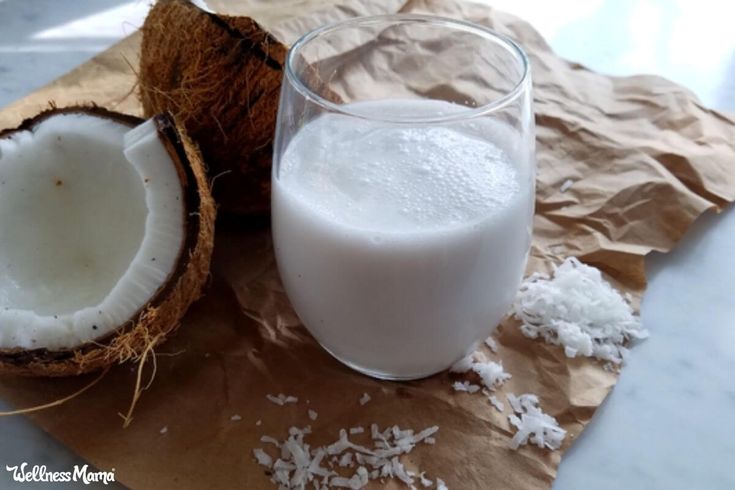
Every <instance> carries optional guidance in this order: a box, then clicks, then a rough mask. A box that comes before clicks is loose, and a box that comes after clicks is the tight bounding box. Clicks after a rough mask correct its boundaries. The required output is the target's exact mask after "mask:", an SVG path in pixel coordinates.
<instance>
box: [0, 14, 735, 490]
mask: <svg viewBox="0 0 735 490" xmlns="http://www.w3.org/2000/svg"><path fill="white" fill-rule="evenodd" d="M216 3H224V2H210V4H212V5H214V6H215V8H217V7H221V5H215V4H216ZM378 4H379V2H370V1H367V0H362V1H361V0H345V1H341V2H339V8H334V6H333V3H332V2H330V1H327V0H281V1H279V2H266V1H265V0H251V1H243V2H240V3H238V7H237V12H232V7H228V8H229V13H250V14H251V15H253V16H254V17H255V18H256V19H259V20H261V22H263V23H264V25H266V26H267V27H268V28H270V29H272V30H274V31H276V32H277V33H278V34H279V35H280V36H281V37H282V38H284V39H288V40H293V39H294V38H295V35H296V34H297V33H300V32H302V31H303V30H305V29H308V28H313V27H315V26H316V25H318V24H320V23H322V22H324V21H326V20H335V19H337V18H340V17H345V16H352V15H358V14H363V13H373V14H374V13H380V11H397V10H401V11H405V12H422V13H433V14H438V15H444V16H450V17H459V18H464V19H468V20H473V21H476V22H480V23H483V24H485V25H489V26H491V27H493V28H494V29H496V30H498V31H499V32H501V33H503V34H507V35H510V36H511V37H513V38H515V39H516V40H517V41H519V42H520V43H521V44H522V45H523V46H524V48H525V49H526V51H527V52H528V54H529V55H530V58H531V60H532V65H533V77H534V90H535V103H536V106H535V109H536V122H537V135H538V137H537V140H538V182H537V183H538V190H537V204H536V218H535V223H534V225H535V230H534V233H535V236H534V244H533V249H532V256H531V261H530V263H529V270H530V271H536V270H548V268H549V265H550V264H551V263H552V262H554V261H559V260H560V259H561V258H563V257H565V256H567V255H576V256H578V257H580V258H581V259H582V260H583V261H585V262H588V263H592V264H594V265H596V266H598V267H600V268H601V269H603V270H604V271H605V272H607V273H608V274H610V276H611V278H612V279H613V280H615V281H616V282H617V284H619V285H620V286H622V287H624V288H625V289H626V290H628V291H629V292H632V293H633V294H634V297H635V298H636V299H640V293H642V291H643V288H644V286H645V276H644V270H643V258H644V256H645V254H646V253H648V252H649V251H651V250H658V251H666V250H669V249H670V248H671V247H672V246H673V244H674V243H675V242H676V241H677V240H678V239H679V238H681V236H682V235H683V233H684V232H685V231H686V229H687V227H688V226H689V225H690V224H691V222H692V221H693V220H694V219H695V218H696V217H697V216H698V215H699V214H701V213H702V212H704V211H706V210H708V209H718V208H721V207H723V206H725V205H726V204H727V203H728V202H730V201H732V200H733V199H734V198H735V172H733V170H735V120H733V119H732V118H731V117H728V116H726V115H723V114H720V113H717V112H715V111H712V110H709V109H706V108H704V107H702V106H701V104H700V103H699V102H698V101H697V100H696V99H695V97H694V96H693V95H692V94H690V93H689V92H688V91H687V90H685V89H683V88H681V87H679V86H677V85H674V84H672V83H670V82H668V81H666V80H663V79H661V78H657V77H651V76H636V77H625V78H613V77H607V76H602V75H599V74H597V73H594V72H591V71H589V70H587V69H586V68H584V67H582V66H580V65H578V64H574V63H569V62H567V61H564V60H562V59H560V58H558V57H556V56H555V55H554V54H553V53H552V52H551V50H550V49H549V47H548V46H547V44H546V43H545V42H544V40H543V39H542V38H541V37H540V36H539V34H538V33H537V32H536V31H534V30H533V28H531V27H530V26H529V25H528V24H526V23H524V22H523V21H520V20H519V19H517V18H515V17H512V16H509V15H506V14H503V13H501V12H497V11H495V10H491V9H489V8H487V7H484V6H480V5H475V4H464V3H457V2H455V1H438V0H437V1H428V0H410V1H408V2H405V3H404V1H403V0H401V1H393V2H386V3H380V5H378ZM289 36H290V37H289ZM138 45H139V37H138V35H137V34H136V35H133V36H131V37H129V38H128V39H126V40H124V41H122V42H121V43H119V44H118V45H116V46H115V47H113V48H111V49H110V50H108V51H106V52H105V53H103V54H101V55H100V56H98V57H96V58H95V59H94V60H92V61H90V62H89V63H86V64H85V65H82V66H81V67H79V68H78V69H76V70H74V71H73V72H71V73H70V74H68V75H66V76H64V77H62V78H61V79H59V80H58V81H56V82H54V83H52V84H51V85H50V86H48V87H46V88H44V89H42V90H40V91H38V92H36V93H35V94H32V95H31V96H29V97H27V98H25V99H23V100H21V101H19V102H17V103H15V104H13V105H11V106H9V107H7V108H6V109H4V110H3V111H2V112H0V127H9V126H13V125H15V124H17V123H18V122H19V121H20V120H21V119H22V118H23V117H25V116H28V115H31V114H33V113H35V112H37V111H38V110H40V109H41V108H43V107H45V106H46V105H47V103H48V101H49V100H54V101H56V103H57V104H58V105H67V104H71V103H75V102H88V101H95V102H96V103H98V104H100V105H105V106H108V107H111V108H114V109H117V110H121V111H126V112H132V113H140V107H139V105H138V103H137V101H136V99H135V97H134V95H133V94H132V91H133V88H134V84H135V77H134V75H133V69H134V67H135V64H136V60H137V48H138ZM567 179H570V180H572V181H573V184H572V186H571V188H569V189H568V190H567V191H566V192H562V191H561V186H562V184H563V183H564V182H565V181H566V180H567ZM247 226H248V225H246V224H241V225H239V226H237V227H234V226H232V225H228V227H227V228H226V229H223V227H221V228H220V230H219V231H218V234H217V242H216V251H215V261H214V269H213V273H212V284H211V287H210V289H209V292H208V294H207V296H206V297H205V298H204V299H202V300H201V301H200V302H199V303H197V304H196V305H194V306H193V307H192V309H191V310H190V313H189V314H188V315H187V317H186V319H185V321H184V325H183V327H182V329H181V330H180V332H179V333H178V335H177V336H176V337H175V338H174V339H172V340H171V341H170V342H168V343H167V344H165V345H164V346H163V347H162V348H161V349H159V352H158V355H157V358H156V359H157V366H158V370H157V375H156V379H155V381H154V383H153V384H152V385H151V387H150V389H149V390H147V391H146V392H145V393H144V395H143V397H142V399H141V400H140V402H139V404H138V406H137V409H136V412H135V419H134V421H133V424H132V426H131V427H129V428H127V429H122V427H121V425H122V424H121V419H120V418H119V417H118V415H117V413H118V412H124V411H125V409H126V408H127V406H128V404H129V401H130V396H131V392H132V386H133V379H134V373H133V372H132V367H131V366H121V367H118V368H115V369H113V370H112V371H111V372H110V373H109V374H108V375H107V377H106V378H105V379H104V380H103V381H102V382H101V383H100V384H99V385H97V386H96V387H94V388H93V389H92V390H90V391H88V392H86V393H84V394H83V395H82V396H80V397H79V398H77V399H75V400H73V401H71V402H69V403H67V404H66V405H63V406H61V407H58V408H54V409H52V410H48V411H44V412H40V413H36V414H34V415H32V416H31V418H32V419H33V420H34V421H35V422H36V423H38V424H39V425H41V426H42V427H43V428H44V429H46V430H47V431H48V432H49V433H51V434H52V435H54V436H55V437H57V438H58V439H60V440H61V441H62V442H64V443H65V444H67V445H68V446H69V447H71V448H72V449H73V450H75V451H76V452H78V453H79V454H80V455H81V456H83V457H85V458H87V459H88V460H89V461H90V462H92V463H93V464H94V465H96V466H97V467H98V468H100V469H102V470H107V469H110V468H115V472H116V476H117V479H118V480H119V481H121V482H122V483H124V484H126V485H128V486H130V487H133V488H180V489H188V488H192V489H195V488H196V489H198V488H247V489H255V488H272V484H271V483H270V482H269V481H268V478H267V476H265V475H264V473H263V470H262V468H261V467H259V466H258V465H257V464H256V463H255V461H254V460H253V458H252V457H251V450H252V449H253V448H255V447H260V446H261V443H260V442H259V438H260V436H261V435H263V434H269V435H272V436H275V437H278V438H285V437H286V435H287V430H288V427H290V426H291V425H297V426H304V425H306V424H309V423H310V424H311V425H312V427H313V429H314V435H313V436H312V438H311V441H312V442H313V443H314V444H324V443H327V442H331V441H333V440H335V439H336V438H337V431H338V429H340V428H343V427H351V426H355V425H368V424H370V423H372V422H375V423H378V424H379V425H381V426H386V425H389V424H390V425H392V424H398V425H400V426H401V427H412V428H415V429H422V428H424V427H428V426H430V425H434V424H437V425H439V426H440V430H439V433H438V434H437V444H436V445H435V446H426V445H422V446H420V447H418V448H416V449H415V450H414V451H413V452H412V453H411V454H410V455H408V456H407V457H406V459H405V460H406V461H409V462H410V463H409V465H412V466H417V467H419V468H421V469H423V470H426V471H427V472H428V473H429V475H430V476H432V477H440V478H442V479H444V480H445V481H446V482H447V484H448V485H449V487H450V488H453V489H488V488H507V489H515V488H517V489H521V488H523V489H529V488H548V487H549V486H550V484H551V481H552V480H553V478H554V476H555V474H556V468H557V466H558V463H559V461H560V458H561V454H562V453H561V451H557V452H551V453H550V452H546V451H540V450H538V449H537V448H533V447H524V448H522V449H521V450H519V451H517V452H515V451H511V450H509V449H508V447H507V446H508V441H509V437H510V435H511V431H510V428H509V425H508V422H507V417H506V415H507V414H506V415H502V414H500V413H498V412H496V411H495V409H493V408H492V407H490V406H489V405H488V403H487V401H486V400H485V399H484V397H482V396H477V395H475V396H471V395H467V394H455V393H453V392H452V390H451V388H450V384H451V380H452V379H453V377H452V376H450V375H449V374H441V375H438V376H434V377H432V378H430V379H426V380H422V381H415V382H407V383H390V382H380V381H375V380H372V379H369V378H366V377H364V376H361V375H358V374H356V373H354V372H352V371H350V370H349V369H348V368H346V367H344V366H342V365H341V364H339V363H338V362H337V361H335V360H333V359H332V358H331V357H330V356H329V355H328V354H327V353H325V352H324V351H323V350H322V349H321V348H320V347H318V346H317V345H316V343H315V342H314V340H313V339H312V338H311V337H310V336H309V334H308V333H307V332H306V331H305V330H304V329H303V327H301V326H300V324H299V321H298V319H297V318H296V316H295V314H294V313H293V311H292V310H291V308H290V306H289V303H288V299H287V298H286V296H285V294H284V292H283V290H282V288H281V285H280V282H279V280H278V275H277V272H276V269H275V263H274V259H273V254H272V250H271V243H270V236H269V230H268V229H263V228H262V227H260V228H259V227H257V226H254V227H253V228H251V229H248V227H247ZM497 335H498V340H499V343H500V352H499V355H498V357H499V358H500V359H501V360H502V361H503V364H504V366H505V368H506V370H507V371H509V372H511V373H512V374H513V379H511V380H510V381H509V382H508V383H507V384H506V385H505V386H504V387H503V388H502V390H501V393H507V392H514V393H517V394H518V393H523V392H534V393H537V394H538V395H539V396H540V399H541V405H542V407H543V408H544V410H545V411H546V412H548V413H550V414H552V415H553V416H555V417H556V418H557V419H558V420H559V422H560V423H561V424H562V425H563V426H564V428H565V429H567V430H568V431H569V436H568V439H567V441H566V442H565V446H564V448H567V447H568V446H569V444H571V443H573V441H574V439H575V438H576V436H577V435H578V434H579V433H580V431H581V430H582V429H583V428H584V425H585V424H586V423H587V422H588V421H589V420H590V418H591V417H592V415H593V413H594V411H595V409H596V407H597V406H598V405H599V404H600V403H601V402H602V400H603V398H604V397H605V395H606V394H607V393H608V391H609V390H610V388H611V387H612V386H613V384H614V382H615V377H614V375H613V374H611V373H609V372H606V371H605V370H603V369H602V368H601V367H600V365H598V364H597V363H595V362H593V361H590V360H587V359H567V358H566V357H564V354H563V352H562V351H561V349H559V348H556V347H551V346H548V345H546V344H544V343H542V342H539V341H531V340H528V339H526V338H524V337H522V336H521V335H520V334H519V332H518V329H517V328H515V325H514V324H513V323H512V322H510V321H507V322H506V323H505V324H504V325H503V327H502V328H501V330H500V332H499V334H497ZM492 357H493V358H495V357H494V356H492ZM86 381H87V380H80V379H62V380H26V379H5V380H3V382H2V383H1V384H0V395H2V397H3V398H4V399H6V400H8V401H10V402H12V403H14V404H15V405H17V406H28V405H34V404H39V403H43V402H46V401H49V400H52V399H56V398H59V397H61V396H64V395H67V394H69V393H70V392H72V391H74V390H76V389H77V388H78V387H79V386H80V384H82V383H84V382H86ZM280 392H282V393H286V394H290V395H295V396H298V397H299V403H298V404H294V405H287V406H284V407H278V406H275V405H273V404H271V403H270V402H268V401H266V399H265V395H266V394H267V393H273V394H276V393H280ZM363 392H367V393H369V394H370V396H371V397H372V401H371V402H370V403H368V404H367V405H365V406H360V405H359V403H358V399H359V398H360V396H361V394H362V393H363ZM309 408H311V409H313V410H316V411H317V412H318V413H319V418H318V419H317V420H316V421H313V422H312V421H310V420H309V418H308V417H307V409H309ZM233 415H239V416H241V417H242V420H241V421H233V420H231V418H230V417H231V416H233ZM258 420H261V421H262V423H261V425H256V421H258ZM163 427H166V428H167V431H166V433H165V434H161V429H162V428H163ZM387 488H398V485H396V484H393V483H391V484H389V485H388V487H387Z"/></svg>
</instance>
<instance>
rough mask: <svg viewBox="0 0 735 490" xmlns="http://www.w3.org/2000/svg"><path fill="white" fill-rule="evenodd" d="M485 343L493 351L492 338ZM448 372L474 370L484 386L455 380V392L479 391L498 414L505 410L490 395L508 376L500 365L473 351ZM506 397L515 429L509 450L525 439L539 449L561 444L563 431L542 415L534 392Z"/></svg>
mask: <svg viewBox="0 0 735 490" xmlns="http://www.w3.org/2000/svg"><path fill="white" fill-rule="evenodd" d="M486 343H487V345H488V347H490V349H491V350H492V351H495V349H496V347H495V341H494V340H493V339H492V338H490V339H489V342H486ZM476 357H480V360H476V359H475V358H476ZM450 371H451V372H454V373H469V372H474V373H476V374H477V375H478V376H479V378H480V381H481V382H482V384H483V385H484V387H480V386H479V385H477V384H472V383H471V382H470V381H461V382H460V381H455V382H454V384H453V385H452V387H453V388H454V390H455V391H464V392H467V393H470V394H471V393H477V392H478V391H481V392H482V394H483V395H485V396H486V397H487V400H488V402H489V403H490V405H492V406H493V407H495V409H496V410H497V411H498V412H501V413H502V412H503V411H504V410H505V405H504V404H503V402H501V401H500V400H499V399H498V398H497V397H496V396H495V395H494V394H493V392H495V391H496V390H497V389H498V388H499V387H500V386H502V384H503V383H505V382H506V381H507V380H508V379H510V378H511V375H510V374H509V373H506V372H505V370H504V369H503V365H502V364H500V363H497V362H493V361H487V360H484V359H482V354H481V353H480V352H476V353H474V354H472V355H469V356H467V357H465V358H464V359H462V360H460V361H459V362H457V363H456V364H455V365H454V366H452V368H451V369H450ZM506 399H507V400H508V404H509V405H510V407H511V410H512V411H511V414H510V415H508V420H509V422H510V423H511V425H513V427H515V428H516V429H517V432H516V433H515V434H514V435H513V439H512V440H511V443H510V447H511V449H518V448H519V447H520V446H522V445H525V444H528V443H529V442H531V443H532V444H536V445H537V446H538V447H539V448H542V449H543V448H548V449H551V450H555V449H559V448H560V447H561V445H562V443H563V442H564V438H565V437H566V434H567V433H566V431H565V430H564V429H562V428H561V427H559V423H558V422H557V421H556V419H555V418H554V417H552V416H550V415H547V414H545V413H544V412H543V411H542V410H541V409H540V408H539V406H538V403H539V400H538V397H537V396H536V395H533V394H530V393H526V394H523V395H520V396H518V397H516V396H515V395H514V394H513V393H508V394H507V395H506Z"/></svg>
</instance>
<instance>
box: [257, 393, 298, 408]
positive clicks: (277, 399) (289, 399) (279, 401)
mask: <svg viewBox="0 0 735 490" xmlns="http://www.w3.org/2000/svg"><path fill="white" fill-rule="evenodd" d="M265 397H266V398H267V399H268V400H269V401H270V402H272V403H275V404H276V405H280V406H283V405H285V404H287V403H296V402H298V401H299V399H298V398H296V397H295V396H291V395H288V396H286V395H284V394H283V393H279V394H278V396H274V395H271V394H270V393H269V394H267V395H265Z"/></svg>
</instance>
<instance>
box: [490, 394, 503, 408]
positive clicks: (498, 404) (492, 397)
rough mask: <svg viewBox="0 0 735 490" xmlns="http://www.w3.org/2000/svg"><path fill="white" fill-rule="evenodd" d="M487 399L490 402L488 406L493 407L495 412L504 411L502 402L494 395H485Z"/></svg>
mask: <svg viewBox="0 0 735 490" xmlns="http://www.w3.org/2000/svg"><path fill="white" fill-rule="evenodd" d="M487 399H488V401H489V402H490V405H492V406H493V407H495V410H497V411H498V412H502V411H503V410H504V409H505V405H503V402H501V401H500V400H498V398H497V397H496V396H495V395H487Z"/></svg>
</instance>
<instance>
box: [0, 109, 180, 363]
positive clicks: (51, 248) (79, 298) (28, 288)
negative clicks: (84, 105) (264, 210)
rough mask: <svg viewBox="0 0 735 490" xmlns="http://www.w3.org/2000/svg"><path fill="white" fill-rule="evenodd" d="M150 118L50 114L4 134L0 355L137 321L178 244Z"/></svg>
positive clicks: (167, 179) (65, 345)
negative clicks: (132, 122) (136, 121)
mask: <svg viewBox="0 0 735 490" xmlns="http://www.w3.org/2000/svg"><path fill="white" fill-rule="evenodd" d="M184 208H185V206H184V196H183V189H182V183H181V178H180V176H179V173H178V171H177V167H176V166H175V165H174V162H173V161H172V158H171V157H170V156H169V154H168V152H167V151H166V149H165V147H164V145H163V143H162V142H161V140H160V139H159V136H158V133H157V129H156V126H155V123H154V122H153V121H147V122H145V123H143V124H141V125H140V126H138V127H136V128H134V129H131V128H130V126H128V125H125V124H123V123H121V122H118V121H114V120H111V119H108V118H105V117H100V116H93V115H87V114H81V113H79V114H78V113H69V114H57V115H53V116H51V117H48V118H47V119H44V120H42V121H41V122H39V123H38V124H36V126H35V127H33V128H32V129H31V130H26V131H19V132H16V133H12V134H11V135H10V136H8V137H5V138H2V139H0V348H2V349H13V348H21V349H35V348H47V349H69V348H73V347H76V346H79V345H80V344H82V343H84V342H87V341H91V340H94V339H99V338H101V337H104V336H105V335H107V334H109V333H110V332H113V331H115V330H116V329H118V328H120V327H122V326H125V325H126V324H129V322H131V321H134V320H135V317H136V314H137V313H138V312H139V311H140V310H141V308H143V307H144V306H145V305H146V304H148V303H149V302H150V300H151V298H152V297H154V296H155V294H156V292H157V291H158V290H159V288H161V287H162V286H163V285H164V284H166V281H167V280H168V279H169V277H170V276H171V273H172V271H173V270H174V269H175V267H176V264H177V262H178V258H179V254H180V253H181V250H182V247H183V243H184V240H185V209H184Z"/></svg>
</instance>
